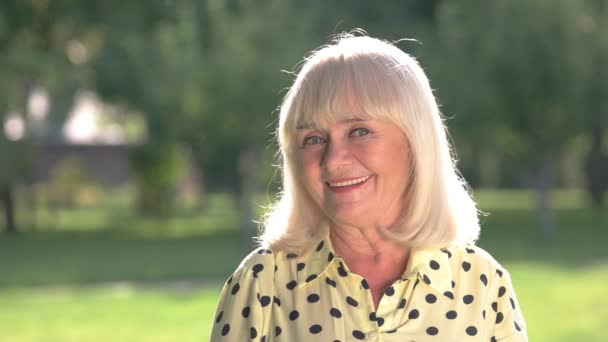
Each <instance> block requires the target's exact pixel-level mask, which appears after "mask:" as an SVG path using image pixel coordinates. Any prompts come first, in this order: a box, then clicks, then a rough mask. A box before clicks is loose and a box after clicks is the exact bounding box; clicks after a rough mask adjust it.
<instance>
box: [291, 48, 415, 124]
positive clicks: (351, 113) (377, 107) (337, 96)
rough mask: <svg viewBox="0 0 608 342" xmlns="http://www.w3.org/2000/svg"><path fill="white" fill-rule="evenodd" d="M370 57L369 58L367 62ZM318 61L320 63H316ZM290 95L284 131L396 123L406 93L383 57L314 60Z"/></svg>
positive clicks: (392, 66)
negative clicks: (349, 121)
mask: <svg viewBox="0 0 608 342" xmlns="http://www.w3.org/2000/svg"><path fill="white" fill-rule="evenodd" d="M370 57H371V58H370ZM315 59H319V60H315ZM309 63H310V64H312V65H311V66H310V68H309V70H303V72H304V77H303V78H302V79H301V84H300V85H299V87H297V88H295V90H296V93H295V94H293V95H294V98H293V101H294V102H293V105H292V108H291V109H292V110H291V113H289V114H291V115H289V116H290V117H291V120H288V122H286V124H287V125H286V126H287V127H285V128H287V130H288V131H289V132H290V133H295V132H296V131H297V129H301V128H317V129H322V128H326V127H328V126H329V125H331V124H333V123H335V122H338V121H341V120H344V119H352V118H361V119H372V118H373V119H384V120H389V121H393V122H395V123H396V122H397V121H398V120H399V118H400V117H402V116H403V113H402V112H403V110H404V104H403V103H402V102H401V101H402V100H401V99H402V98H403V96H404V93H406V92H405V89H403V88H404V86H403V81H401V80H400V77H399V76H400V75H399V73H398V72H397V71H396V70H395V67H394V65H395V62H394V61H390V60H388V59H387V58H386V57H385V56H382V57H381V56H369V55H367V54H364V55H351V56H345V55H343V54H341V55H338V56H330V57H324V56H314V57H313V58H312V59H311V60H310V61H309Z"/></svg>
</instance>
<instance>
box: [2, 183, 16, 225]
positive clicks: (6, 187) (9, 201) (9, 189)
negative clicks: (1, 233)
mask: <svg viewBox="0 0 608 342" xmlns="http://www.w3.org/2000/svg"><path fill="white" fill-rule="evenodd" d="M14 200H15V199H14V191H13V185H12V184H8V183H6V184H2V185H0V202H2V207H3V209H4V218H5V233H6V234H16V233H17V225H16V224H15V201H14Z"/></svg>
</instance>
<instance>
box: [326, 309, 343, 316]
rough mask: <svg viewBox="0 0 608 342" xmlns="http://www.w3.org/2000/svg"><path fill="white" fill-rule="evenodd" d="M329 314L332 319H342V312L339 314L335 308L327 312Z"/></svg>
mask: <svg viewBox="0 0 608 342" xmlns="http://www.w3.org/2000/svg"><path fill="white" fill-rule="evenodd" d="M329 314H330V315H331V316H332V317H336V318H340V317H342V312H340V310H338V309H336V308H331V310H329Z"/></svg>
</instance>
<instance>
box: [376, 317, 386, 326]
mask: <svg viewBox="0 0 608 342" xmlns="http://www.w3.org/2000/svg"><path fill="white" fill-rule="evenodd" d="M376 323H377V324H378V326H379V327H381V326H382V325H383V324H384V318H382V317H378V318H376Z"/></svg>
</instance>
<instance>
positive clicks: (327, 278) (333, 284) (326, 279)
mask: <svg viewBox="0 0 608 342" xmlns="http://www.w3.org/2000/svg"><path fill="white" fill-rule="evenodd" d="M325 282H326V283H327V285H329V286H332V287H336V282H335V281H333V280H332V279H331V278H329V277H325Z"/></svg>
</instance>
